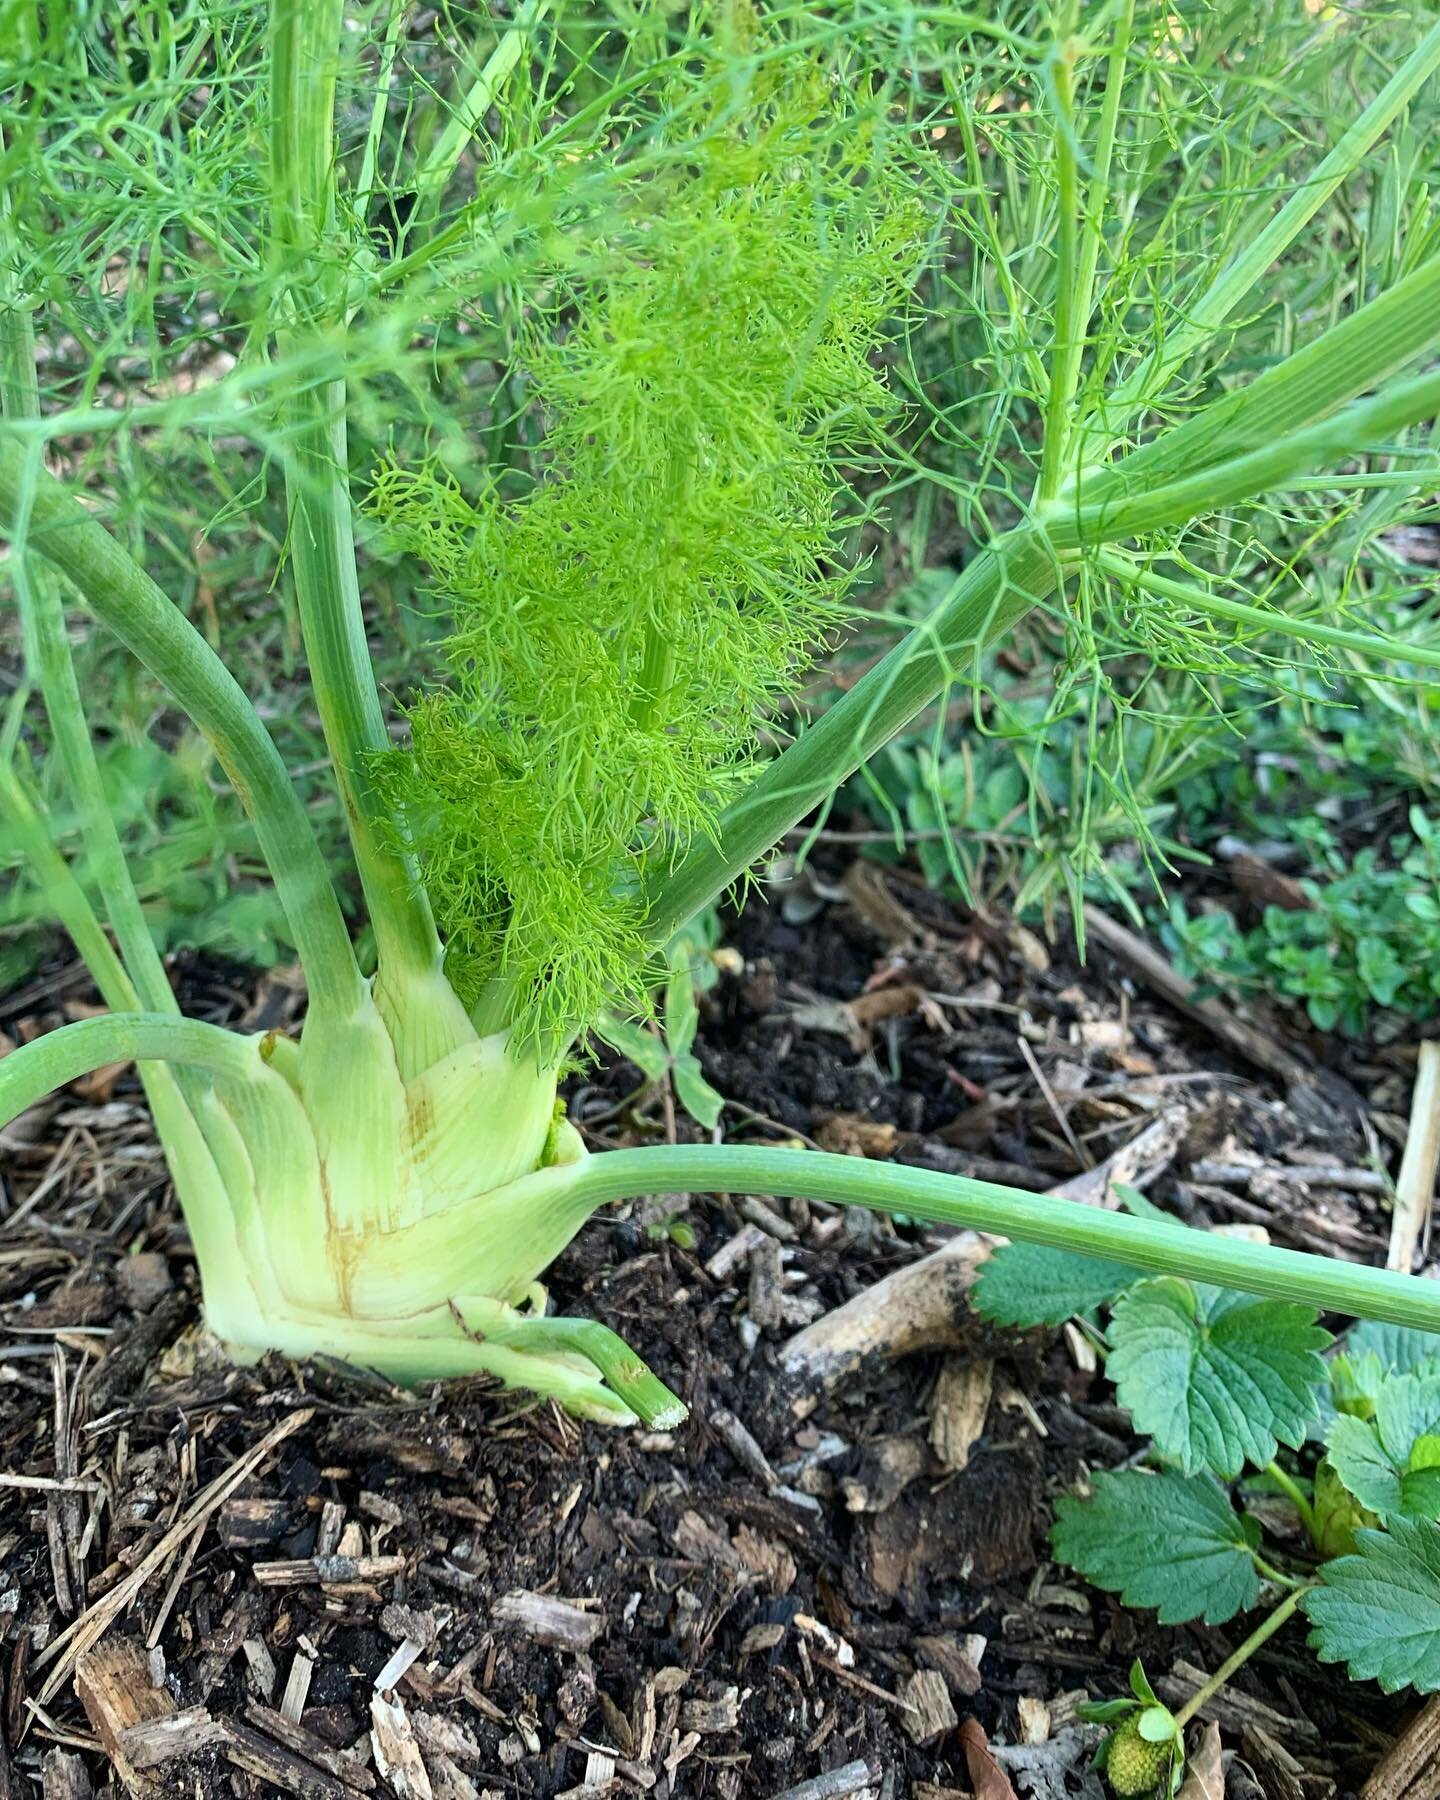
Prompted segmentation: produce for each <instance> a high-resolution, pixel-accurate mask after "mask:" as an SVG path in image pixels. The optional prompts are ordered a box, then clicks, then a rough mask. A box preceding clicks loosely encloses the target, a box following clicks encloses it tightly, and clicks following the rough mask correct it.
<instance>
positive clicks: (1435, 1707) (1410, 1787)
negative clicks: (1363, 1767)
mask: <svg viewBox="0 0 1440 1800" xmlns="http://www.w3.org/2000/svg"><path fill="white" fill-rule="evenodd" d="M1360 1795H1361V1800H1402V1797H1403V1800H1434V1797H1435V1796H1436V1795H1440V1694H1437V1695H1435V1696H1434V1697H1433V1698H1432V1699H1430V1700H1427V1701H1426V1702H1425V1704H1424V1706H1422V1707H1421V1709H1420V1711H1419V1712H1418V1713H1416V1714H1415V1716H1414V1718H1412V1719H1411V1721H1410V1723H1409V1724H1408V1725H1407V1726H1406V1727H1405V1729H1404V1730H1403V1731H1402V1732H1401V1733H1400V1736H1399V1737H1398V1738H1397V1739H1396V1740H1395V1742H1394V1744H1393V1745H1392V1746H1391V1747H1390V1749H1389V1750H1387V1751H1386V1752H1385V1754H1384V1756H1382V1757H1381V1759H1380V1761H1379V1762H1378V1763H1376V1765H1375V1767H1374V1769H1373V1770H1372V1771H1371V1774H1370V1778H1369V1780H1368V1781H1367V1782H1366V1783H1365V1785H1364V1787H1363V1788H1361V1790H1360Z"/></svg>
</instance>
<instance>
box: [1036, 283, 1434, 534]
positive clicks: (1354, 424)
mask: <svg viewBox="0 0 1440 1800" xmlns="http://www.w3.org/2000/svg"><path fill="white" fill-rule="evenodd" d="M1436 273H1437V275H1440V258H1437V267H1436ZM1436 286H1437V296H1436V297H1437V299H1440V282H1437V283H1436ZM1428 326H1429V329H1428V336H1429V337H1430V338H1432V339H1434V338H1440V306H1437V308H1436V311H1435V313H1434V315H1433V317H1432V318H1431V319H1430V321H1429V322H1428ZM1420 347H1421V348H1422V349H1423V348H1424V346H1423V345H1421V346H1420ZM1437 412H1440V373H1431V374H1425V375H1415V376H1412V377H1411V378H1410V379H1409V380H1408V381H1400V382H1391V383H1389V384H1388V385H1387V386H1386V387H1385V388H1383V389H1382V390H1381V391H1380V392H1379V393H1378V394H1376V395H1375V396H1374V397H1373V398H1372V399H1368V400H1357V401H1356V402H1355V403H1354V404H1353V405H1351V406H1347V407H1346V408H1345V409H1344V411H1343V412H1340V413H1337V414H1335V415H1333V416H1332V417H1330V418H1324V419H1321V420H1320V421H1319V423H1318V424H1315V425H1310V426H1307V427H1305V428H1303V429H1300V430H1294V431H1291V432H1290V433H1289V434H1288V435H1287V436H1285V437H1282V438H1280V439H1278V440H1277V441H1275V442H1273V443H1267V444H1265V445H1264V446H1263V447H1262V448H1260V449H1257V450H1251V451H1249V452H1248V453H1246V454H1244V455H1241V456H1234V457H1231V458H1230V459H1229V460H1228V461H1225V462H1218V463H1212V464H1210V465H1209V467H1207V468H1200V469H1197V470H1196V471H1195V473H1194V474H1193V475H1180V476H1177V478H1176V479H1175V480H1173V481H1170V482H1168V483H1166V484H1165V485H1164V486H1159V487H1155V488H1152V489H1148V490H1147V491H1145V492H1143V493H1133V494H1130V495H1129V496H1127V497H1126V498H1124V499H1105V500H1102V501H1100V502H1099V503H1098V504H1092V503H1091V502H1090V499H1089V496H1088V494H1086V493H1084V492H1083V491H1082V494H1081V504H1080V506H1079V507H1077V508H1076V509H1075V510H1074V511H1073V512H1069V513H1065V512H1062V511H1060V509H1059V508H1058V507H1057V508H1056V509H1055V511H1053V512H1052V513H1051V514H1050V516H1049V518H1048V520H1047V523H1048V526H1049V530H1050V536H1051V540H1052V542H1053V543H1054V544H1055V546H1056V548H1057V549H1060V550H1064V549H1069V548H1071V547H1072V546H1078V545H1081V544H1103V543H1113V542H1114V541H1115V540H1116V539H1117V538H1127V537H1138V536H1139V535H1141V533H1143V532H1147V531H1158V530H1163V529H1166V528H1168V527H1173V526H1177V525H1183V524H1185V523H1186V522H1187V521H1188V520H1190V519H1193V518H1195V517H1196V516H1197V514H1200V513H1211V512H1216V511H1219V510H1220V509H1221V508H1223V507H1227V506H1237V505H1240V504H1242V503H1243V502H1245V501H1247V500H1254V499H1256V498H1257V497H1258V496H1259V495H1261V494H1263V493H1265V492H1267V491H1268V490H1269V489H1271V488H1273V487H1276V486H1277V485H1279V484H1280V483H1282V482H1283V481H1285V480H1286V479H1288V477H1290V476H1291V475H1298V474H1300V473H1302V472H1304V471H1307V470H1310V469H1314V468H1317V467H1320V466H1321V465H1323V464H1325V463H1327V462H1331V461H1335V460H1338V459H1339V458H1341V457H1344V456H1354V455H1358V454H1359V453H1360V452H1361V451H1362V450H1366V449H1370V448H1372V447H1373V446H1374V445H1376V444H1378V443H1382V442H1383V441H1384V440H1385V439H1386V438H1388V437H1390V436H1391V435H1392V434H1393V433H1396V432H1400V431H1404V430H1405V429H1406V428H1407V427H1408V426H1411V425H1414V424H1416V423H1417V422H1418V421H1420V420H1422V419H1429V418H1432V417H1434V415H1435V414H1436V413H1437Z"/></svg>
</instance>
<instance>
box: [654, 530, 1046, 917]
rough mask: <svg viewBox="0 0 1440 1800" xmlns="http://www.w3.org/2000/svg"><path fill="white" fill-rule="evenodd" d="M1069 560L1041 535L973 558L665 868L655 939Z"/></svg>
mask: <svg viewBox="0 0 1440 1800" xmlns="http://www.w3.org/2000/svg"><path fill="white" fill-rule="evenodd" d="M1059 576H1060V564H1059V561H1058V559H1057V558H1056V556H1055V555H1054V553H1053V551H1052V550H1051V549H1050V548H1049V546H1048V545H1047V544H1046V543H1045V541H1044V540H1043V537H1042V536H1041V534H1040V533H1039V532H1036V531H1033V530H1031V531H1021V532H1017V533H1013V534H1011V535H1010V536H1008V537H1004V538H1001V539H1000V540H999V541H998V542H996V543H995V544H993V545H991V546H990V548H989V549H987V550H985V551H983V552H982V553H981V554H980V555H979V556H977V557H976V558H975V560H974V561H973V562H972V563H970V565H969V567H968V568H966V570H965V571H964V573H963V574H962V575H961V576H960V577H959V578H958V579H957V581H956V583H955V586H954V587H953V588H952V590H951V593H950V597H949V599H947V600H946V601H944V602H943V603H942V604H941V605H940V606H939V607H937V609H936V610H935V612H934V613H933V614H932V615H931V617H930V618H928V619H927V620H926V621H925V622H924V624H923V625H920V626H917V627H916V629H915V630H914V631H912V632H910V633H909V635H908V636H907V637H905V638H904V639H903V640H902V641H901V642H900V643H899V644H897V645H896V646H895V648H894V649H893V650H892V651H891V652H890V653H889V655H888V656H886V657H885V658H884V659H883V660H882V661H880V662H879V663H877V664H876V665H875V667H874V668H873V669H871V670H869V671H868V672H867V673H866V674H865V675H863V676H862V677H861V678H860V680H859V681H857V682H856V684H855V686H854V687H853V688H851V689H850V691H849V692H848V693H847V694H845V695H843V696H842V697H841V698H840V699H839V700H837V701H836V702H835V704H834V705H833V706H831V707H830V708H829V709H828V710H827V711H826V712H825V714H824V715H823V716H822V717H821V718H819V719H818V720H816V722H815V723H814V724H813V725H811V726H810V727H809V729H808V730H807V731H805V732H804V733H803V734H802V735H801V736H800V737H799V738H797V739H796V741H795V742H794V743H793V744H791V745H790V746H789V748H788V749H786V750H784V751H782V752H781V754H780V755H779V756H777V757H776V758H775V759H774V761H773V762H771V763H769V764H768V765H767V766H766V768H765V769H764V771H763V772H762V773H761V774H760V775H759V776H757V778H756V779H755V781H754V782H752V783H751V785H750V787H749V788H748V789H747V790H746V792H745V793H744V794H743V795H742V796H741V797H740V798H739V799H738V800H736V801H735V802H734V804H733V805H731V806H729V807H727V808H726V809H725V812H724V813H723V814H722V815H721V819H720V824H719V829H718V830H717V832H716V833H715V835H714V836H713V837H706V838H704V839H702V840H700V841H699V842H698V843H695V844H693V845H692V846H691V848H690V849H689V851H688V852H687V853H686V854H685V856H684V857H682V858H681V860H680V861H679V863H678V864H676V865H675V866H674V867H673V868H667V869H666V870H664V872H663V873H662V872H660V871H657V873H656V877H655V879H654V882H653V885H652V887H651V889H650V893H649V901H650V907H649V913H648V917H647V920H646V927H645V929H646V935H647V937H649V939H650V940H651V942H652V943H655V944H664V943H668V942H669V940H670V939H671V938H672V937H673V936H674V935H675V933H676V932H677V931H678V930H679V929H680V927H681V926H682V925H684V924H685V923H686V922H687V921H688V920H690V919H692V918H694V916H695V914H696V913H698V912H700V911H701V910H702V909H703V908H705V907H706V906H708V905H710V904H711V903H712V901H714V900H716V899H717V898H718V897H719V896H720V895H721V894H723V893H724V892H725V890H726V888H728V887H729V886H730V885H731V884H732V883H733V882H735V881H738V880H739V879H740V877H741V876H742V875H743V874H744V872H745V871H746V869H748V868H751V867H752V866H753V865H754V864H755V863H756V862H757V861H758V860H759V859H760V858H761V857H762V856H764V855H765V854H766V852H767V851H769V850H770V849H772V848H773V847H774V845H776V844H777V843H779V841H780V839H781V838H782V837H784V835H785V833H786V832H787V831H789V830H790V828H791V826H793V825H796V824H798V823H799V821H800V820H801V819H803V818H804V817H805V815H806V814H807V813H808V812H811V811H813V810H814V808H815V807H817V806H819V805H820V804H821V803H822V802H823V801H825V800H826V799H828V798H829V797H830V795H831V794H833V793H834V791H835V790H836V788H837V787H838V786H839V785H840V783H841V782H842V781H844V780H845V779H846V778H847V777H848V776H849V775H851V774H852V773H853V772H854V771H855V770H856V769H857V768H859V766H860V764H861V763H863V762H866V761H867V760H868V759H869V758H870V757H872V756H873V755H874V754H875V752H876V751H877V750H879V749H880V747H881V746H882V745H883V744H885V743H887V742H888V741H889V739H890V738H892V737H893V736H894V735H895V733H896V732H897V731H899V730H900V729H901V728H902V727H903V726H904V725H906V724H908V723H909V721H910V720H911V719H912V718H914V716H915V714H916V713H918V712H919V711H920V710H921V709H922V708H923V707H925V706H928V705H929V703H930V701H931V700H933V699H934V697H935V695H936V694H937V693H938V692H939V691H940V689H941V688H942V687H944V686H945V685H946V684H947V683H948V682H953V681H955V680H957V679H960V678H963V676H964V674H965V673H966V671H967V670H968V669H969V667H970V666H971V664H972V663H973V661H974V658H975V656H976V654H977V652H978V650H979V648H980V647H982V646H983V645H985V644H987V643H989V642H990V641H992V640H993V639H994V638H996V637H999V636H1000V635H1001V634H1002V633H1003V632H1005V631H1007V630H1008V629H1009V628H1010V627H1011V626H1012V625H1014V624H1015V623H1016V622H1017V621H1018V620H1020V619H1022V618H1023V617H1024V616H1025V614H1026V613H1028V612H1029V611H1030V610H1031V609H1032V608H1033V607H1035V606H1037V605H1039V604H1040V602H1041V601H1043V600H1044V599H1045V598H1046V597H1047V595H1049V594H1050V593H1052V592H1053V591H1054V589H1055V586H1056V584H1057V582H1058V580H1059Z"/></svg>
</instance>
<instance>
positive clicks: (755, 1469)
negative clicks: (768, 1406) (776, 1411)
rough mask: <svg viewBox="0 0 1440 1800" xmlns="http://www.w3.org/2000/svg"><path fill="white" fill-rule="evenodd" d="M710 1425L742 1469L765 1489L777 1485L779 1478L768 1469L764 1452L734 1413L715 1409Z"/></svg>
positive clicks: (768, 1465)
mask: <svg viewBox="0 0 1440 1800" xmlns="http://www.w3.org/2000/svg"><path fill="white" fill-rule="evenodd" d="M710 1423H711V1425H712V1426H713V1427H714V1429H715V1433H716V1436H717V1437H719V1439H720V1440H721V1442H722V1443H723V1444H724V1446H725V1448H726V1449H727V1450H728V1451H729V1452H730V1454H731V1455H732V1456H733V1457H734V1458H735V1460H736V1462H738V1463H739V1464H740V1467H741V1468H742V1469H744V1470H746V1471H747V1472H748V1473H749V1474H751V1475H753V1476H754V1477H755V1479H756V1480H757V1481H759V1482H760V1483H762V1485H763V1486H765V1487H767V1488H773V1487H775V1486H777V1485H778V1483H779V1479H780V1478H779V1476H778V1475H777V1474H776V1473H775V1471H774V1470H773V1469H772V1468H771V1467H770V1463H769V1460H768V1459H767V1457H766V1455H765V1452H764V1451H763V1450H762V1449H761V1448H760V1446H759V1444H758V1443H756V1441H755V1439H754V1438H753V1437H752V1436H751V1434H750V1432H749V1431H748V1430H747V1428H746V1427H745V1425H744V1424H743V1423H742V1422H741V1421H740V1420H739V1419H737V1418H736V1417H735V1415H734V1413H732V1412H729V1411H727V1410H726V1408H724V1407H723V1406H721V1407H717V1408H716V1409H715V1411H714V1412H712V1413H711V1415H710Z"/></svg>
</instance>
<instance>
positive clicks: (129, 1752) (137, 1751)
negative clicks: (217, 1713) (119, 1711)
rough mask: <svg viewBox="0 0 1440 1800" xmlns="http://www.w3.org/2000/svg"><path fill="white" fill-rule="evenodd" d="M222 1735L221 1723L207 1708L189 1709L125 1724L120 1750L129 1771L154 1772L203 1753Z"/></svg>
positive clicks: (223, 1728) (222, 1727)
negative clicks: (186, 1757) (178, 1760)
mask: <svg viewBox="0 0 1440 1800" xmlns="http://www.w3.org/2000/svg"><path fill="white" fill-rule="evenodd" d="M224 1735H225V1725H224V1723H223V1721H221V1720H219V1719H212V1718H211V1716H210V1712H209V1709H208V1708H207V1707H204V1706H192V1707H189V1708H187V1710H186V1711H184V1712H176V1713H171V1714H169V1715H168V1716H161V1717H157V1718H153V1719H143V1720H141V1721H140V1722H139V1723H138V1724H135V1725H127V1726H126V1727H125V1729H124V1730H123V1731H122V1732H121V1733H120V1747H121V1750H122V1752H123V1755H124V1758H125V1760H126V1762H127V1763H129V1764H130V1766H131V1767H132V1768H135V1769H154V1768H158V1767H159V1766H160V1764H161V1763H167V1762H170V1761H171V1760H172V1759H173V1758H175V1757H177V1756H193V1755H195V1753H196V1752H197V1751H200V1750H206V1749H208V1748H209V1747H210V1745H211V1744H215V1743H218V1742H219V1741H220V1740H221V1739H222V1738H223V1737H224Z"/></svg>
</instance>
